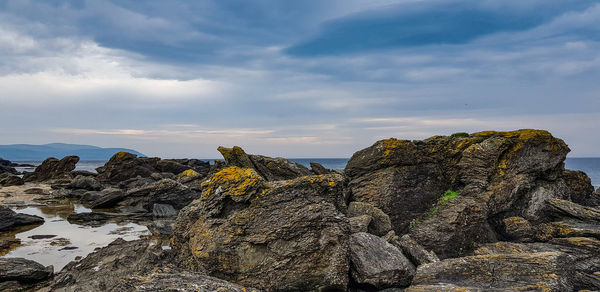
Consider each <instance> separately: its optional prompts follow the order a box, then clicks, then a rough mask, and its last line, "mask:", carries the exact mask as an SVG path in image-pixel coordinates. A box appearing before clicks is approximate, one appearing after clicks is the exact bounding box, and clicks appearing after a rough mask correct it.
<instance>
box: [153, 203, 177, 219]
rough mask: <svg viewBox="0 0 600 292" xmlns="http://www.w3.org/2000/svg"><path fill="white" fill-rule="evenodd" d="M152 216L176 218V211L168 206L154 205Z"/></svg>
mask: <svg viewBox="0 0 600 292" xmlns="http://www.w3.org/2000/svg"><path fill="white" fill-rule="evenodd" d="M152 215H153V216H154V217H175V216H177V210H175V208H173V206H171V205H169V204H154V206H153V207H152Z"/></svg>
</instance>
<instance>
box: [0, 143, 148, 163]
mask: <svg viewBox="0 0 600 292" xmlns="http://www.w3.org/2000/svg"><path fill="white" fill-rule="evenodd" d="M120 151H126V152H130V153H133V154H137V155H138V156H146V155H144V154H142V153H140V152H137V151H135V150H132V149H125V148H101V147H96V146H91V145H76V144H64V143H51V144H45V145H29V144H14V145H0V158H4V159H7V160H11V161H25V160H44V159H46V158H48V157H55V158H59V159H60V158H63V157H65V156H68V155H77V156H79V158H81V160H108V159H110V158H111V157H112V156H113V155H114V154H115V153H117V152H120Z"/></svg>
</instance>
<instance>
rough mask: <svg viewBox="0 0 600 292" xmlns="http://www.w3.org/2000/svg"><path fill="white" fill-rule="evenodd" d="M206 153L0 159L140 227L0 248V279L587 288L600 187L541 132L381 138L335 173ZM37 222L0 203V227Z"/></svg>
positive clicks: (70, 284) (8, 177)
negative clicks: (45, 260)
mask: <svg viewBox="0 0 600 292" xmlns="http://www.w3.org/2000/svg"><path fill="white" fill-rule="evenodd" d="M218 150H219V151H220V152H221V154H222V155H223V157H224V161H216V162H215V163H214V164H212V165H211V164H209V163H207V162H204V161H201V160H195V159H159V158H145V157H137V156H136V155H133V154H130V153H126V152H119V153H117V154H115V155H114V156H113V157H112V158H111V159H110V160H109V161H108V162H107V163H106V164H105V165H104V166H102V167H100V168H98V169H97V172H98V173H90V172H83V171H74V169H75V165H76V163H77V162H78V161H79V158H78V157H76V156H67V157H65V158H63V159H60V160H58V159H55V158H48V159H46V160H45V161H44V162H43V163H42V164H41V165H40V166H38V167H37V168H36V169H35V171H34V172H33V173H27V174H24V175H23V176H22V177H20V176H19V175H18V173H17V172H16V171H15V170H14V168H13V167H14V165H13V164H11V163H10V162H7V161H5V160H0V166H1V168H0V185H1V186H4V187H9V186H19V185H25V184H27V183H28V184H31V183H36V184H42V185H50V186H51V188H49V189H48V188H47V189H40V191H37V194H36V195H35V197H34V198H32V201H31V202H35V203H37V204H52V202H53V201H56V200H60V199H70V200H76V201H78V202H81V203H83V204H84V205H86V206H89V207H90V208H91V209H92V210H93V212H87V213H79V214H71V215H69V217H68V220H69V222H73V223H77V224H82V225H92V226H93V225H95V224H103V222H106V221H109V220H117V221H118V220H129V221H136V220H139V221H144V222H149V223H148V227H149V229H150V230H151V231H152V234H153V236H150V237H148V238H145V239H140V240H134V241H124V240H121V239H119V240H116V241H114V242H113V243H111V244H110V245H108V246H107V247H104V248H100V249H98V250H96V251H95V252H93V253H91V254H89V255H88V256H87V257H84V258H82V259H79V260H77V261H73V262H71V263H70V264H68V265H67V266H66V267H65V268H63V269H62V270H60V271H57V273H56V274H53V273H52V270H53V269H52V267H44V266H42V265H40V264H38V263H35V262H33V261H30V260H26V259H18V258H0V266H2V268H0V290H2V291H5V290H6V291H28V290H32V291H35V290H38V289H41V291H157V290H161V291H163V290H166V291H577V290H600V208H599V207H598V206H599V205H600V192H599V191H598V190H596V191H595V190H594V188H593V187H592V185H591V182H590V179H589V178H588V177H587V175H586V174H585V173H583V172H580V171H571V170H565V168H564V160H565V158H566V155H567V153H568V152H569V148H568V146H567V145H566V144H565V143H564V142H563V141H562V140H561V139H558V138H555V137H553V136H552V135H551V134H550V133H548V132H546V131H541V130H518V131H511V132H495V131H486V132H479V133H473V134H466V133H458V134H454V135H452V136H435V137H431V138H429V139H425V140H422V141H407V140H397V139H387V140H381V141H378V142H376V143H375V144H373V145H372V146H370V147H368V148H366V149H363V150H360V151H358V152H356V153H355V154H354V155H353V156H352V158H351V159H350V161H349V162H348V164H347V166H346V168H345V169H344V170H339V171H337V170H335V171H334V170H328V169H325V168H324V167H323V166H321V165H319V164H318V163H311V169H309V168H307V167H304V166H302V165H300V164H298V163H295V162H292V161H289V160H286V159H283V158H271V157H266V156H262V155H254V154H247V153H245V152H244V150H243V149H241V148H240V147H233V148H225V147H219V149H218ZM30 192H32V193H35V192H36V191H33V190H32V191H30ZM3 202H4V201H3ZM3 204H4V203H3ZM5 205H6V204H5ZM39 219H41V218H35V216H29V215H24V214H18V213H16V212H14V211H12V210H11V209H9V208H7V207H5V206H0V232H1V231H8V230H11V229H14V228H16V227H17V226H23V225H31V224H39V223H40V221H39ZM42 220H43V219H42ZM165 239H166V240H168V241H169V242H170V247H171V248H170V249H164V248H162V246H163V244H162V242H164V240H165ZM14 244H15V243H14V242H10V241H2V240H0V247H2V249H5V250H6V249H10V248H11V246H14Z"/></svg>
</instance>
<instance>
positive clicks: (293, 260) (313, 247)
mask: <svg viewBox="0 0 600 292" xmlns="http://www.w3.org/2000/svg"><path fill="white" fill-rule="evenodd" d="M343 181H344V179H343V177H342V176H340V175H337V174H336V175H327V176H306V177H301V178H297V179H294V180H291V181H286V182H277V183H266V182H265V180H264V179H263V177H261V176H260V175H259V174H258V173H257V172H256V171H254V170H252V169H249V168H245V169H242V168H238V167H228V168H225V169H222V170H221V171H219V172H217V173H216V174H215V175H214V176H213V177H212V178H211V180H210V181H208V182H206V183H205V184H203V188H204V191H203V193H202V196H201V197H200V198H199V199H197V200H195V201H193V202H192V203H191V204H189V205H188V206H187V207H185V208H184V209H182V210H181V211H180V212H179V215H178V217H177V221H176V222H177V223H176V225H175V229H174V236H173V239H172V246H173V248H174V250H176V251H177V253H178V254H179V258H180V260H181V261H182V263H183V264H184V265H185V266H187V267H188V268H190V269H192V270H196V271H202V272H206V273H207V274H208V275H213V276H218V277H219V278H221V279H224V280H228V281H231V282H234V283H237V284H240V285H246V286H251V287H256V288H259V289H265V290H273V291H281V290H318V289H322V290H326V289H345V288H346V286H347V283H348V270H349V267H348V264H349V263H348V254H347V251H348V233H349V226H348V219H347V218H346V217H345V216H344V214H343V213H342V211H341V210H340V206H342V205H345V203H344V202H345V197H344V192H343Z"/></svg>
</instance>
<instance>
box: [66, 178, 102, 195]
mask: <svg viewBox="0 0 600 292" xmlns="http://www.w3.org/2000/svg"><path fill="white" fill-rule="evenodd" d="M66 188H67V189H82V190H88V191H99V190H102V188H103V186H102V184H101V183H99V182H98V181H97V180H96V179H95V178H93V177H91V176H82V175H78V176H77V177H75V178H74V179H73V180H72V181H71V183H69V184H68V185H67V186H66Z"/></svg>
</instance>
